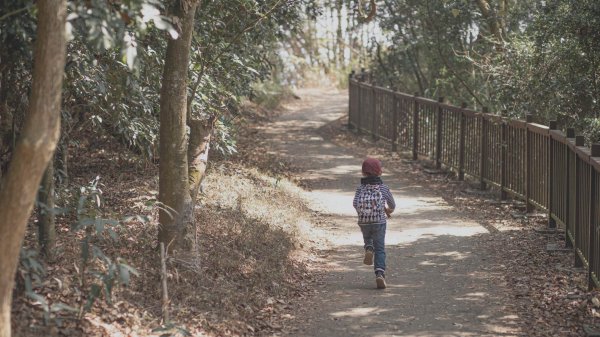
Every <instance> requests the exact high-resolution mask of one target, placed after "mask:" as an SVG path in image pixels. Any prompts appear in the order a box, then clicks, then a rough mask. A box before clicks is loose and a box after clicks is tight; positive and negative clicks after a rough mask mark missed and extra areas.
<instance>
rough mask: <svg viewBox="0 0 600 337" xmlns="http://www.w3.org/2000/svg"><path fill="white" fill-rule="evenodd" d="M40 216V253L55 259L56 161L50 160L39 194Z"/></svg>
mask: <svg viewBox="0 0 600 337" xmlns="http://www.w3.org/2000/svg"><path fill="white" fill-rule="evenodd" d="M38 200H39V202H40V203H41V204H42V205H41V206H40V214H39V221H38V233H39V236H38V241H39V243H40V251H41V253H42V254H43V255H44V256H46V258H47V259H49V260H52V259H53V258H54V254H53V252H54V247H55V246H56V228H55V222H54V219H55V216H54V160H52V159H50V162H49V163H48V167H47V168H46V172H44V177H43V178H42V183H41V186H40V192H39V198H38Z"/></svg>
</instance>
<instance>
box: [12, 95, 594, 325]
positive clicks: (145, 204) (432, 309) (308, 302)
mask: <svg viewBox="0 0 600 337" xmlns="http://www.w3.org/2000/svg"><path fill="white" fill-rule="evenodd" d="M297 95H298V96H299V99H296V100H292V101H290V102H288V103H287V104H285V105H284V106H283V108H282V109H280V110H279V111H277V112H270V111H265V110H263V109H260V108H257V107H254V106H251V107H249V108H248V109H249V110H248V114H247V115H249V117H248V118H247V119H246V120H245V122H244V124H243V125H242V128H241V131H240V134H239V137H240V139H239V153H238V154H237V155H235V156H233V157H230V158H222V157H219V156H214V157H212V158H211V161H210V166H209V171H208V172H209V173H208V175H207V177H206V180H205V183H204V187H203V192H202V194H201V197H200V203H199V205H198V207H197V221H198V224H199V226H198V230H197V233H194V234H195V236H196V238H197V242H198V246H199V248H200V249H199V253H198V254H197V255H194V256H191V257H190V256H172V257H169V259H168V263H167V269H168V285H169V295H170V305H169V309H170V314H171V324H167V325H165V324H164V323H165V322H163V320H162V312H161V288H160V259H159V254H158V251H157V244H156V233H157V225H156V220H155V219H156V218H157V217H156V214H157V207H158V206H157V204H156V202H155V200H156V198H157V188H158V187H157V165H156V163H152V162H144V161H140V160H139V159H136V156H135V155H128V153H129V151H128V150H127V149H126V148H125V147H124V146H122V145H121V144H120V143H118V142H116V141H115V140H114V139H113V138H111V137H110V136H106V137H101V138H100V139H91V138H90V137H81V139H83V140H82V141H80V142H78V143H77V144H74V145H73V146H72V149H71V155H72V159H71V161H70V162H71V170H70V172H69V173H70V177H71V179H70V181H69V183H68V184H67V185H65V186H63V187H61V188H59V194H60V195H61V196H62V200H67V201H65V202H63V203H62V204H60V205H58V206H59V207H61V209H62V210H64V213H63V214H60V215H59V216H58V219H57V229H58V232H59V238H58V245H57V248H56V250H55V256H54V259H53V260H52V261H48V260H47V259H41V258H39V257H35V256H33V257H32V259H33V260H36V261H40V262H42V263H43V265H44V266H45V273H44V275H40V280H39V281H36V280H35V278H36V274H35V273H34V271H33V269H35V268H33V269H32V268H31V265H30V264H27V263H23V265H22V266H21V267H20V269H19V273H18V276H17V289H16V292H15V298H14V303H13V327H14V331H15V335H16V336H39V335H50V336H162V335H171V336H176V335H185V333H190V334H192V335H194V336H334V337H335V336H583V335H584V333H583V329H582V326H583V325H584V324H589V323H599V322H600V318H599V316H600V315H599V314H598V313H597V311H596V310H600V308H598V307H597V305H600V301H598V299H597V297H598V296H599V295H598V293H597V292H588V291H586V280H587V275H586V273H585V272H584V271H583V270H581V269H576V268H573V260H574V257H573V253H572V251H555V252H548V251H546V246H547V244H548V243H557V244H558V245H559V246H560V245H562V244H563V242H564V237H563V236H562V235H561V233H560V232H558V233H553V234H546V233H544V232H543V229H545V226H546V221H547V220H546V218H545V217H544V216H543V215H538V214H525V213H524V207H523V205H522V203H519V202H516V201H506V202H503V201H500V200H498V193H497V192H496V191H493V190H492V191H481V190H479V189H478V188H477V184H476V183H474V182H469V181H466V182H458V181H456V179H455V177H454V174H453V173H452V172H445V171H444V172H433V171H431V170H425V169H427V168H428V162H427V161H417V162H414V161H411V160H408V159H407V158H405V157H404V156H403V155H402V154H396V153H392V152H390V151H388V150H386V148H388V147H389V145H386V144H385V143H378V142H372V141H371V139H369V137H365V136H357V135H356V134H354V133H352V132H350V131H348V129H347V127H346V123H347V121H346V119H345V118H346V117H345V116H346V114H347V93H346V92H339V91H337V90H333V89H303V90H300V91H298V92H297ZM79 132H81V133H82V134H84V133H85V132H86V130H80V131H79ZM90 153H92V155H91V156H90ZM365 156H374V157H378V158H380V159H381V160H382V161H383V165H384V176H383V179H384V181H385V182H386V183H387V184H388V185H389V186H390V187H391V189H392V192H393V193H394V195H395V197H396V201H397V204H398V207H397V211H396V213H394V215H393V217H392V219H390V222H389V224H388V232H387V237H386V239H387V242H386V244H387V253H388V255H387V256H388V257H387V262H388V272H387V278H388V288H387V289H385V290H383V291H378V290H376V289H375V283H374V276H373V273H372V270H371V269H370V268H371V267H367V266H363V265H362V264H361V262H362V252H363V251H362V242H361V241H362V240H361V236H360V231H359V229H358V227H357V226H356V224H355V220H354V214H353V209H352V206H351V199H352V196H353V194H354V189H355V187H356V184H357V183H358V179H359V178H360V163H361V161H362V159H364V157H365ZM427 172H429V173H427ZM98 176H99V177H100V179H99V180H98V181H99V183H98V187H99V188H100V190H101V198H100V199H99V200H101V203H99V205H100V206H99V207H96V206H94V207H91V208H88V209H85V210H84V212H80V215H79V217H80V219H81V218H82V217H83V218H85V219H116V218H122V217H123V216H124V215H139V217H134V218H129V219H127V220H123V221H120V222H119V225H118V226H113V228H114V231H115V232H116V236H117V237H118V240H114V239H113V238H111V236H110V235H108V234H107V233H106V232H104V231H101V230H100V229H102V228H99V227H94V228H93V229H94V230H90V231H85V230H83V231H82V230H76V229H74V227H75V226H73V224H75V223H77V221H78V219H77V216H76V214H74V213H73V209H76V208H77V204H78V201H79V200H81V199H80V195H81V193H80V191H81V187H84V186H88V187H89V186H90V185H89V182H90V181H94V180H95V179H96V177H98ZM100 227H102V226H100ZM96 230H98V233H97V232H96ZM86 236H89V240H90V242H91V243H93V244H94V245H95V246H96V247H98V249H99V250H101V251H102V252H103V254H104V255H106V256H107V257H108V258H109V259H110V261H126V262H127V263H128V264H130V265H132V266H134V267H135V268H136V270H137V273H138V276H132V277H131V280H130V283H129V285H128V286H125V285H121V284H118V282H117V283H115V285H114V290H113V294H112V295H111V296H107V294H106V293H104V292H103V293H101V294H100V296H99V299H98V300H97V301H96V302H95V303H94V304H93V305H92V306H91V307H90V309H89V310H82V309H83V308H84V307H85V305H86V303H87V299H88V298H89V297H90V296H89V295H90V294H91V292H92V285H93V284H97V285H103V284H104V283H103V281H102V280H101V278H100V277H98V276H100V275H101V274H106V272H107V271H108V269H107V267H106V263H101V260H102V259H101V258H93V259H91V260H90V261H89V262H87V263H84V262H83V259H82V254H83V252H82V250H81V242H82V240H83V239H84V238H85V237H86ZM35 242H36V227H35V215H34V217H33V220H32V223H31V226H30V228H29V230H28V236H27V238H26V244H25V247H26V248H32V249H35V246H36V243H35ZM23 261H29V260H28V259H23ZM28 278H33V279H34V282H33V285H32V286H33V290H34V291H35V292H36V293H37V294H39V295H40V296H42V298H43V299H44V301H45V302H47V303H48V307H46V306H45V305H44V304H43V301H40V300H39V298H37V299H36V298H31V297H27V296H25V288H26V284H27V281H26V280H27V279H28ZM34 297H35V296H34ZM107 299H108V300H110V301H107ZM61 303H64V304H66V305H69V306H71V307H73V308H74V309H76V312H71V311H69V310H65V307H61ZM52 305H54V307H52Z"/></svg>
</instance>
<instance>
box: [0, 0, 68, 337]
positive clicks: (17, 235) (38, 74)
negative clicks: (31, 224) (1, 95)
mask: <svg viewBox="0 0 600 337" xmlns="http://www.w3.org/2000/svg"><path fill="white" fill-rule="evenodd" d="M36 4H37V6H38V25H37V37H36V42H35V54H34V60H35V61H34V67H33V82H32V88H31V99H30V102H29V103H30V105H29V111H28V114H27V117H26V121H25V126H24V128H23V131H22V133H21V136H20V139H19V141H18V144H17V146H16V148H15V152H14V155H13V157H12V160H11V163H10V165H9V168H8V171H7V174H6V177H5V181H4V185H3V187H2V190H0V209H1V210H2V211H1V212H0V337H10V335H11V331H10V307H11V302H12V289H13V286H14V278H15V272H16V270H17V264H18V261H19V251H20V249H21V245H22V242H23V237H24V235H25V229H26V227H27V220H28V219H29V216H30V214H31V210H32V208H33V204H34V202H35V197H36V194H37V191H38V187H39V185H40V180H41V178H42V175H43V173H44V170H45V169H46V167H47V165H48V162H49V161H50V159H51V158H52V154H53V153H54V149H55V148H56V143H57V142H58V138H59V134H60V102H61V90H62V81H63V74H64V67H65V54H66V34H65V17H66V0H45V1H38V2H36Z"/></svg>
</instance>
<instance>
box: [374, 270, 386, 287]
mask: <svg viewBox="0 0 600 337" xmlns="http://www.w3.org/2000/svg"><path fill="white" fill-rule="evenodd" d="M375 282H376V283H377V289H385V287H386V284H385V275H384V274H383V273H382V272H378V273H377V274H376V275H375Z"/></svg>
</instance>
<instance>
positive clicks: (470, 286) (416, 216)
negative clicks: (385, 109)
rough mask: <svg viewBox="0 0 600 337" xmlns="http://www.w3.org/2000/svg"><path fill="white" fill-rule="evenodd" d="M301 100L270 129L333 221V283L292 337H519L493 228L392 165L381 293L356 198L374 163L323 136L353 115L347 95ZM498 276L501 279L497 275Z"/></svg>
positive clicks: (318, 93) (306, 94)
mask: <svg viewBox="0 0 600 337" xmlns="http://www.w3.org/2000/svg"><path fill="white" fill-rule="evenodd" d="M299 95H300V96H301V97H302V99H301V101H299V102H298V103H296V104H294V105H293V106H290V107H289V109H290V111H289V112H288V113H285V114H284V115H282V116H281V117H279V118H278V120H277V121H276V122H274V123H272V124H270V125H269V127H268V128H267V129H266V130H265V132H266V133H267V134H268V135H269V136H268V137H269V138H270V139H272V141H273V142H272V144H273V152H274V153H275V154H277V155H279V156H284V157H285V158H286V159H287V160H289V161H291V162H292V163H293V164H294V166H295V167H298V168H300V169H301V171H302V176H303V178H304V179H305V181H306V182H307V184H308V185H309V186H310V187H311V189H312V192H310V198H311V200H313V201H314V205H313V207H314V209H315V210H319V211H321V212H322V213H323V216H324V217H326V218H327V219H328V220H329V221H327V223H328V224H329V225H327V228H324V230H326V231H327V233H328V242H323V250H324V251H323V257H324V262H323V266H322V268H323V271H324V275H325V276H324V282H323V284H322V286H321V287H320V289H318V292H319V295H318V296H316V298H314V299H313V300H312V301H311V303H309V305H308V306H307V307H305V308H304V310H302V311H301V312H299V313H297V315H296V319H295V320H294V322H295V323H294V324H295V325H294V326H289V327H286V328H285V331H287V332H285V333H284V335H287V336H332V337H336V336H373V337H375V336H377V337H383V336H516V335H522V334H521V333H519V329H518V325H519V324H518V317H516V316H515V315H513V314H512V312H513V310H512V308H511V307H510V306H508V305H507V303H509V302H508V301H507V298H506V297H504V295H503V288H502V285H498V284H493V282H492V280H493V279H498V274H497V273H498V270H493V269H491V268H487V267H486V266H487V264H486V259H488V258H489V256H488V255H487V254H486V252H485V250H484V249H482V248H481V245H478V244H477V243H478V241H477V240H478V239H477V236H476V234H480V233H486V232H487V231H486V229H485V228H484V227H483V226H481V225H479V224H478V223H476V222H475V221H472V220H470V219H468V218H464V217H462V216H461V214H458V213H457V211H456V210H454V209H453V208H452V207H450V206H449V205H448V204H446V203H445V202H444V201H443V200H442V198H441V197H440V196H438V195H436V191H431V190H428V189H427V187H425V186H421V185H420V184H419V182H417V181H409V180H408V179H407V178H406V177H403V174H402V172H401V168H400V167H387V166H386V159H385V158H380V159H381V160H382V162H383V165H384V176H383V179H384V182H385V183H386V184H388V185H389V186H390V188H391V189H392V192H393V194H394V196H395V198H396V202H397V204H398V206H397V212H396V213H395V214H394V217H393V218H392V219H391V220H390V221H389V223H388V230H387V235H386V251H387V266H388V270H387V273H386V275H387V282H388V288H387V289H385V290H376V289H375V279H374V275H373V271H372V267H369V266H364V265H362V253H363V251H362V237H361V235H360V231H359V229H358V227H357V225H356V220H355V212H354V209H353V208H352V197H353V195H354V190H355V188H356V184H357V183H358V179H359V178H360V164H361V161H362V159H363V158H364V157H365V156H366V155H368V154H367V153H361V152H360V150H356V149H349V148H342V147H339V146H337V145H335V144H332V143H330V142H327V141H325V140H324V139H323V138H322V137H321V136H320V135H319V132H318V129H319V128H320V127H321V126H323V125H325V124H327V123H329V122H331V121H334V120H336V119H338V118H340V117H341V116H343V115H344V114H346V113H347V93H345V92H337V91H333V90H329V91H328V90H315V89H313V90H303V91H301V92H299ZM495 273H496V274H495Z"/></svg>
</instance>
